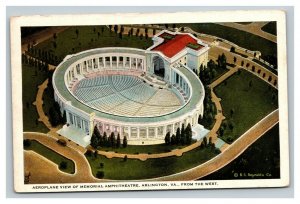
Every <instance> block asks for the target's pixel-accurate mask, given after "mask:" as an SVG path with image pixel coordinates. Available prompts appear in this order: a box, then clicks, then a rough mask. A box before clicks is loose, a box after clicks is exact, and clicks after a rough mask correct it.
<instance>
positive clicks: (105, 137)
mask: <svg viewBox="0 0 300 204" xmlns="http://www.w3.org/2000/svg"><path fill="white" fill-rule="evenodd" d="M108 143H109V142H108V139H107V135H106V132H104V133H103V146H105V147H108Z"/></svg>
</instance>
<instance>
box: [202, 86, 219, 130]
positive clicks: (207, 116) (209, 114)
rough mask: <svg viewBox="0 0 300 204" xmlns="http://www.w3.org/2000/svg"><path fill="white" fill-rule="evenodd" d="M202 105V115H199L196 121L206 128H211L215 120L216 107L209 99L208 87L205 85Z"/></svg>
mask: <svg viewBox="0 0 300 204" xmlns="http://www.w3.org/2000/svg"><path fill="white" fill-rule="evenodd" d="M203 105H204V112H203V117H202V118H201V116H199V118H198V123H199V124H202V125H203V126H204V127H205V128H207V129H211V128H212V125H213V124H214V121H215V119H214V116H215V115H216V114H217V109H216V106H215V104H214V103H213V102H212V100H211V92H210V89H209V88H208V87H205V97H204V101H203Z"/></svg>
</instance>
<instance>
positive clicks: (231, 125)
mask: <svg viewBox="0 0 300 204" xmlns="http://www.w3.org/2000/svg"><path fill="white" fill-rule="evenodd" d="M228 127H229V129H230V130H231V131H232V130H233V128H234V125H233V122H231V121H229V124H228Z"/></svg>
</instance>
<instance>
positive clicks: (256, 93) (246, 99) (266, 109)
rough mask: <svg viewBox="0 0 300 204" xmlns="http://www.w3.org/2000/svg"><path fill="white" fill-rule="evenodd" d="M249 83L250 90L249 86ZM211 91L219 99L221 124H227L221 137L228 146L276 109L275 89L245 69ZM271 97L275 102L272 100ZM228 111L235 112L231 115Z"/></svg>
mask: <svg viewBox="0 0 300 204" xmlns="http://www.w3.org/2000/svg"><path fill="white" fill-rule="evenodd" d="M250 81H252V87H249V82H250ZM214 91H215V93H216V95H217V96H218V97H220V98H221V105H222V108H223V114H224V115H225V117H226V120H225V121H226V122H223V124H224V123H227V128H226V129H225V131H224V134H223V136H220V137H221V138H222V139H223V140H224V141H226V142H229V143H231V142H232V141H230V140H235V139H237V138H238V137H239V136H241V135H242V134H243V133H244V132H246V131H247V130H248V129H249V128H251V127H252V126H253V125H255V123H257V122H258V121H259V120H261V119H262V118H264V117H265V116H266V115H267V114H269V113H270V112H272V111H273V110H275V109H277V108H278V101H277V100H276V99H277V94H278V93H277V90H276V89H274V88H273V87H271V86H269V85H268V84H267V83H266V82H264V81H263V80H261V79H259V78H258V77H256V76H255V75H253V74H252V73H250V72H248V71H245V70H241V72H240V74H238V73H235V74H234V75H232V76H231V77H230V78H228V79H227V80H225V81H224V82H223V83H221V84H220V85H219V86H217V87H216V88H215V90H214ZM273 95H275V100H274V99H272V97H273ZM231 110H233V111H234V113H233V115H232V116H231ZM230 123H232V124H233V127H234V128H233V130H231V129H230V128H229V125H228V124H230ZM230 138H231V139H230Z"/></svg>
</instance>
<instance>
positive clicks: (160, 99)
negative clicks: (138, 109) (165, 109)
mask: <svg viewBox="0 0 300 204" xmlns="http://www.w3.org/2000/svg"><path fill="white" fill-rule="evenodd" d="M147 104H148V105H157V104H160V105H161V106H178V105H181V102H180V99H179V98H178V97H177V96H176V95H175V94H174V93H173V92H171V91H169V90H167V89H159V90H158V91H157V92H156V94H155V95H154V96H153V97H152V98H151V99H150V100H149V101H148V103H147Z"/></svg>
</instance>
